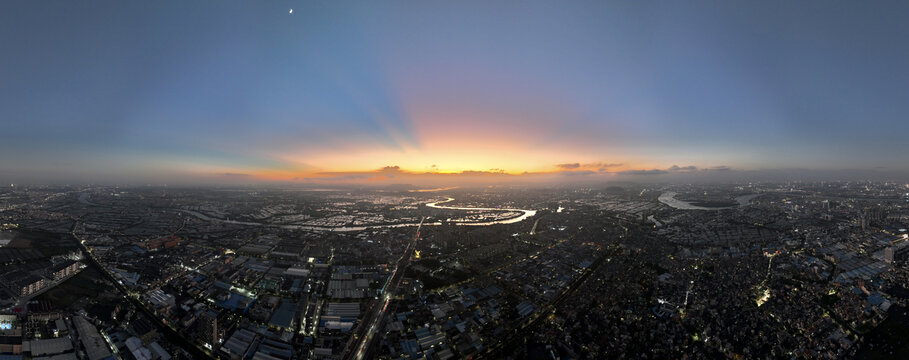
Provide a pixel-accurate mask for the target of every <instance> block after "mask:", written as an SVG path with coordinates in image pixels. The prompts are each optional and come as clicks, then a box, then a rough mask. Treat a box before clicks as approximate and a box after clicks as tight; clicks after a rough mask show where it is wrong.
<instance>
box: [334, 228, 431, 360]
mask: <svg viewBox="0 0 909 360" xmlns="http://www.w3.org/2000/svg"><path fill="white" fill-rule="evenodd" d="M423 219H425V218H421V219H420V224H419V225H417V233H416V235H414V237H413V241H411V242H410V244H408V245H407V249H406V250H404V253H403V254H401V257H400V258H399V259H398V262H397V264H396V265H395V268H394V270H392V272H391V275H389V277H388V281H386V282H385V286H383V287H382V291H381V294H382V300H381V301H376V302H373V303H372V304H373V305H372V306H371V307H370V308H368V309H367V310H366V311H367V314H366V315H364V316H363V322H362V323H361V324H360V325H359V326H357V329H356V331H355V332H354V334H353V336H351V342H350V343H348V346H347V347H346V348H345V349H344V353H343V354H342V356H341V358H342V359H356V360H360V359H363V358H364V356H366V353H367V351H368V350H369V348H370V344H372V340H373V338H374V337H375V334H376V332H377V331H379V330H381V329H382V328H383V327H384V326H385V315H386V311H387V310H388V304H389V303H391V299H392V298H394V296H395V292H396V291H397V290H398V287H399V286H400V285H401V281H402V280H403V279H404V270H405V269H407V266H408V265H410V258H411V254H413V251H414V249H415V248H416V245H417V241H419V240H420V229H421V228H422V227H423ZM352 349H356V351H355V352H351V350H352Z"/></svg>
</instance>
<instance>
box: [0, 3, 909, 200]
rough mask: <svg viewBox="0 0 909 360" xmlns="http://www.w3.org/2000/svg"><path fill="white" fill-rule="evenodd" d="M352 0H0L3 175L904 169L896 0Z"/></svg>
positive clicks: (522, 178)
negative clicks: (871, 0)
mask: <svg viewBox="0 0 909 360" xmlns="http://www.w3.org/2000/svg"><path fill="white" fill-rule="evenodd" d="M349 5H350V6H344V5H341V4H334V3H304V4H300V3H293V2H268V3H262V2H248V3H239V4H230V5H225V4H221V3H214V2H201V3H192V4H186V3H174V2H156V3H119V2H110V3H95V2H93V3H80V2H52V3H48V2H40V3H39V2H13V3H7V4H4V5H3V8H4V10H5V11H2V12H0V38H2V41H3V43H4V44H6V45H5V47H4V50H5V51H4V52H5V56H3V57H2V59H0V79H2V81H0V82H2V85H0V88H2V92H3V94H4V96H2V97H0V118H2V119H3V124H4V129H3V133H2V135H0V150H2V152H3V153H4V154H5V156H3V157H2V160H0V179H2V180H5V181H7V182H11V183H13V182H24V183H70V182H73V183H138V184H142V183H154V184H171V183H173V184H180V183H185V184H204V183H261V182H278V183H284V182H287V183H303V184H307V183H313V184H324V183H357V184H362V183H367V184H368V183H379V184H384V183H399V182H400V183H418V184H458V183H490V182H491V183H511V182H515V183H535V182H584V181H604V180H607V181H608V180H621V181H628V180H630V181H675V180H680V179H681V180H685V181H709V180H728V179H735V180H742V179H747V178H754V179H774V180H778V179H787V178H795V179H798V178H811V179H818V178H824V177H831V178H845V179H865V178H869V179H884V180H897V181H902V180H906V179H909V160H907V158H906V156H905V151H904V150H903V147H904V145H902V143H901V141H900V140H901V139H902V137H904V136H905V134H906V133H907V131H909V121H906V116H905V114H906V113H907V112H909V103H906V102H905V101H904V99H905V98H906V97H907V95H909V72H907V71H906V67H905V64H906V63H909V47H907V46H906V45H905V44H907V43H909V42H907V41H905V40H906V39H907V38H909V26H906V25H905V22H904V21H903V19H905V18H906V15H909V7H907V6H906V4H905V3H899V2H892V3H879V4H876V5H878V6H875V7H870V6H862V4H854V3H813V2H802V3H788V2H770V3H761V4H748V3H744V4H716V3H695V4H659V5H655V4H627V3H618V4H602V3H596V2H571V3H567V4H561V3H560V4H524V3H512V2H502V3H495V4H491V3H485V2H459V3H457V4H453V3H442V4H417V3H409V2H392V3H382V4H377V3H359V4H349ZM291 8H293V11H289V9H291Z"/></svg>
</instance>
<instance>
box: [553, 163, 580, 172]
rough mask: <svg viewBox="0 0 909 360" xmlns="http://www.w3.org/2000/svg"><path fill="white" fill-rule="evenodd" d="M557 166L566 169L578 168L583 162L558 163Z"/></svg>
mask: <svg viewBox="0 0 909 360" xmlns="http://www.w3.org/2000/svg"><path fill="white" fill-rule="evenodd" d="M556 167H557V168H559V169H566V170H567V169H577V168H579V167H581V164H580V163H569V164H557V165H556Z"/></svg>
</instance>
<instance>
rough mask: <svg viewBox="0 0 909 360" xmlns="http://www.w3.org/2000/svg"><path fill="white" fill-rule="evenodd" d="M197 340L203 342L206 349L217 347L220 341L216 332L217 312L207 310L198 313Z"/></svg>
mask: <svg viewBox="0 0 909 360" xmlns="http://www.w3.org/2000/svg"><path fill="white" fill-rule="evenodd" d="M197 322H198V324H199V328H198V331H199V340H201V341H202V342H203V343H205V345H206V347H207V348H208V349H217V348H218V345H219V344H220V343H221V336H220V333H219V332H218V313H216V312H214V311H212V310H209V311H206V312H203V313H202V314H201V315H199V320H198V321H197Z"/></svg>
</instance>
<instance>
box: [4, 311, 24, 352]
mask: <svg viewBox="0 0 909 360" xmlns="http://www.w3.org/2000/svg"><path fill="white" fill-rule="evenodd" d="M21 353H22V325H20V324H19V317H18V316H16V315H0V354H13V355H18V354H21Z"/></svg>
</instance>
